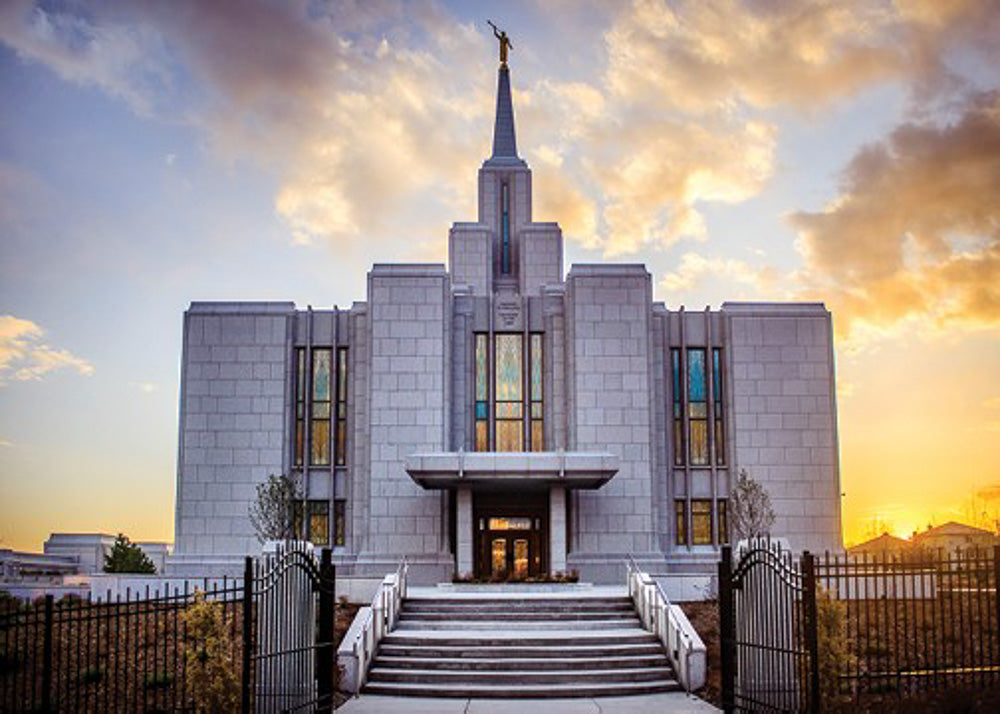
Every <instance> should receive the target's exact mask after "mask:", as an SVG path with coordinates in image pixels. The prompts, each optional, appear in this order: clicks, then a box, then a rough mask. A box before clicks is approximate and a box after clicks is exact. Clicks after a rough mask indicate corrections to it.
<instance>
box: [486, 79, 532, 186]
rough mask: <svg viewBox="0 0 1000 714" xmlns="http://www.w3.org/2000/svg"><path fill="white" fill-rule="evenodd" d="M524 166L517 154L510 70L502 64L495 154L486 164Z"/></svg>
mask: <svg viewBox="0 0 1000 714" xmlns="http://www.w3.org/2000/svg"><path fill="white" fill-rule="evenodd" d="M512 164H514V165H517V166H524V165H525V163H524V161H523V160H522V159H521V158H519V157H518V155H517V139H516V138H515V135H514V104H513V102H512V101H511V98H510V70H509V69H508V68H507V64H506V63H503V64H501V65H500V70H499V72H498V74H497V115H496V121H495V123H494V125H493V155H492V156H491V157H490V158H489V159H487V160H486V163H485V164H484V165H485V166H497V165H508V166H509V165H512Z"/></svg>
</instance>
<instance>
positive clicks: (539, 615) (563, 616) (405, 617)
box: [399, 610, 636, 622]
mask: <svg viewBox="0 0 1000 714" xmlns="http://www.w3.org/2000/svg"><path fill="white" fill-rule="evenodd" d="M635 619H636V617H635V612H607V611H596V612H595V611H583V610H576V611H567V612H551V611H542V612H533V611H519V610H512V611H510V612H502V611H499V610H498V611H493V612H476V611H474V610H470V611H468V612H462V613H453V612H412V611H410V610H403V611H402V612H401V613H400V615H399V620H400V622H415V621H421V622H436V621H441V622H478V621H480V620H503V621H510V620H523V621H530V622H535V621H544V620H549V621H555V620H560V621H563V620H569V621H587V620H635Z"/></svg>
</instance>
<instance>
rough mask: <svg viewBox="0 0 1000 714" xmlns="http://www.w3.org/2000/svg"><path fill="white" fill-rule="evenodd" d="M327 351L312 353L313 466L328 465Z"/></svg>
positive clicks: (328, 403)
mask: <svg viewBox="0 0 1000 714" xmlns="http://www.w3.org/2000/svg"><path fill="white" fill-rule="evenodd" d="M330 352H331V350H329V349H321V350H313V353H312V432H311V433H310V442H311V454H310V459H309V463H310V464H311V465H313V466H329V465H330V377H331V372H330V368H331V364H330Z"/></svg>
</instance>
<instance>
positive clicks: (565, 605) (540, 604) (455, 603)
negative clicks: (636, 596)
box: [404, 598, 635, 611]
mask: <svg viewBox="0 0 1000 714" xmlns="http://www.w3.org/2000/svg"><path fill="white" fill-rule="evenodd" d="M404 607H405V608H406V609H408V610H433V611H445V610H447V611H455V610H476V611H489V610H505V611H506V610H565V609H569V610H573V609H578V608H585V609H588V610H597V609H613V610H632V609H633V608H634V607H635V606H634V605H633V604H632V601H631V600H630V599H628V598H600V599H598V598H584V599H580V600H566V599H558V600H542V599H534V600H499V599H495V598H494V599H482V600H470V599H468V598H463V599H461V600H407V601H406V603H405V605H404Z"/></svg>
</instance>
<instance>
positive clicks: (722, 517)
mask: <svg viewBox="0 0 1000 714" xmlns="http://www.w3.org/2000/svg"><path fill="white" fill-rule="evenodd" d="M726 508H727V502H726V500H725V499H720V500H718V501H716V502H715V509H716V513H717V514H718V519H719V543H722V544H726V543H728V542H729V519H728V518H727V514H726Z"/></svg>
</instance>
